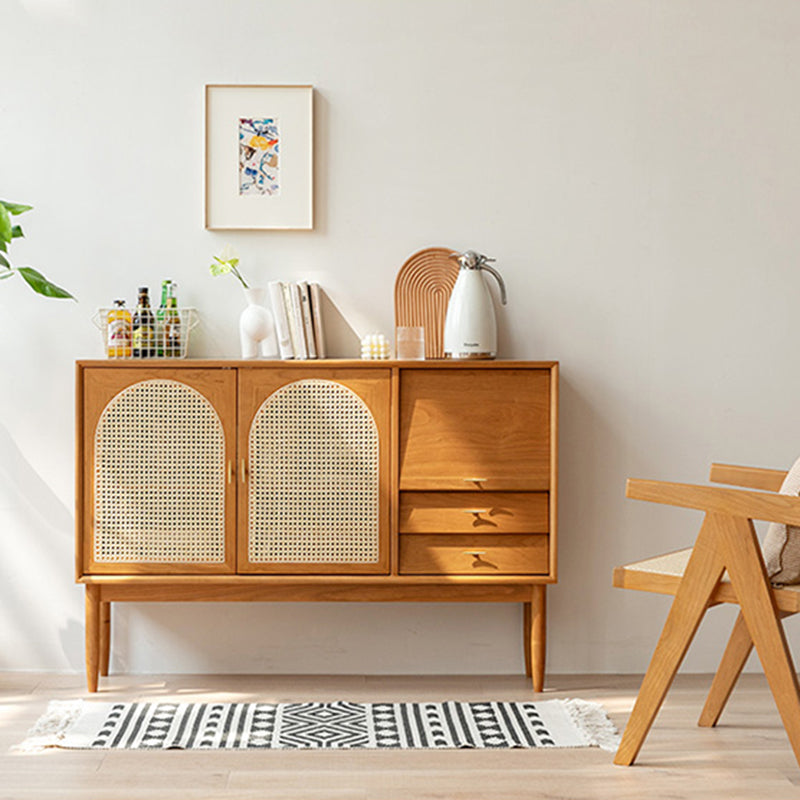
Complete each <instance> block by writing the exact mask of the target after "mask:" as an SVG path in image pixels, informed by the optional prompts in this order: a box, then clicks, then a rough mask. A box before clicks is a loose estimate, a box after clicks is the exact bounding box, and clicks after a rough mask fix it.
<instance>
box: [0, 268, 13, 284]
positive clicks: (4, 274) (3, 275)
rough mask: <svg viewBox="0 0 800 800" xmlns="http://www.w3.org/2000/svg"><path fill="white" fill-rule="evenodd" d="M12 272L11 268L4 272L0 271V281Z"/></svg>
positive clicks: (8, 276)
mask: <svg viewBox="0 0 800 800" xmlns="http://www.w3.org/2000/svg"><path fill="white" fill-rule="evenodd" d="M13 274H14V270H13V269H7V270H6V271H5V272H0V281H3V280H5V279H6V278H10V277H11V276H12V275H13Z"/></svg>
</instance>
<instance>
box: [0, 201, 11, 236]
mask: <svg viewBox="0 0 800 800" xmlns="http://www.w3.org/2000/svg"><path fill="white" fill-rule="evenodd" d="M11 231H12V225H11V214H9V213H8V211H6V208H5V206H4V205H0V242H10V241H11Z"/></svg>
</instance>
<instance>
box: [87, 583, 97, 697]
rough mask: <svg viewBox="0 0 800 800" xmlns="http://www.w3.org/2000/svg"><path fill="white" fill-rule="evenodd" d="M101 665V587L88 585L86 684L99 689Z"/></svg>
mask: <svg viewBox="0 0 800 800" xmlns="http://www.w3.org/2000/svg"><path fill="white" fill-rule="evenodd" d="M99 666H100V588H99V587H98V586H93V585H91V584H89V585H87V586H86V685H87V687H88V689H89V691H90V692H96V691H97V680H98V675H97V673H98V669H99Z"/></svg>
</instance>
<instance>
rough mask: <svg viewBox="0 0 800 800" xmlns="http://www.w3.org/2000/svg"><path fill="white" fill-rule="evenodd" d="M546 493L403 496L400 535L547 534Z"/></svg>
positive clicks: (406, 494) (401, 499) (467, 493)
mask: <svg viewBox="0 0 800 800" xmlns="http://www.w3.org/2000/svg"><path fill="white" fill-rule="evenodd" d="M548 522H549V520H548V495H547V493H546V492H402V493H401V494H400V528H399V529H400V533H487V534H488V533H547V531H548V529H549V528H548Z"/></svg>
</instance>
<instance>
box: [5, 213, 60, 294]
mask: <svg viewBox="0 0 800 800" xmlns="http://www.w3.org/2000/svg"><path fill="white" fill-rule="evenodd" d="M31 208H33V206H26V205H23V204H22V203H9V202H8V201H6V200H0V280H3V279H5V278H10V277H11V276H12V275H14V274H15V273H17V274H19V275H20V276H22V279H23V280H24V281H25V283H27V284H28V286H30V287H31V289H33V291H34V292H36V293H37V294H42V295H44V296H45V297H55V298H63V299H67V298H68V299H71V300H74V299H75V298H74V297H73V296H72V295H71V294H70V293H69V292H68V291H67V290H66V289H62V288H61V287H60V286H56V285H55V284H54V283H50V281H49V280H47V278H45V277H44V275H42V273H41V272H39V271H38V270H36V269H34V268H33V267H15V266H12V264H11V262H10V261H9V260H8V245H9V244H11V240H12V239H17V238H19V237H21V236H24V235H25V234H24V233H23V232H22V227H21V226H20V225H15V224H14V223H13V221H12V219H11V218H12V217H16V216H19V215H20V214H24V213H25V212H26V211H30V210H31Z"/></svg>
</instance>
